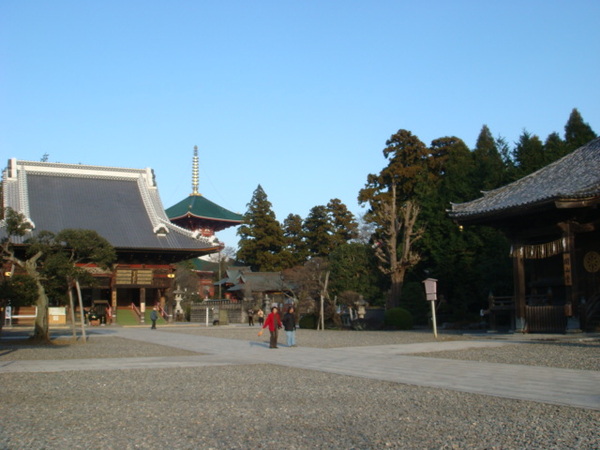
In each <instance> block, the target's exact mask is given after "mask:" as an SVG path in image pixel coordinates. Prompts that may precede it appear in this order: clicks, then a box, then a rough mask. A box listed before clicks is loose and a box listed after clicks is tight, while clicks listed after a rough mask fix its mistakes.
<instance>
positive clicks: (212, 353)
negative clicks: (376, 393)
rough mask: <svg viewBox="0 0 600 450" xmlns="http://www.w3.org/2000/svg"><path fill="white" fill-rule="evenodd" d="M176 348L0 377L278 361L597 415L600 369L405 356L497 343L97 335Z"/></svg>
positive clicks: (33, 367)
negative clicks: (348, 343)
mask: <svg viewBox="0 0 600 450" xmlns="http://www.w3.org/2000/svg"><path fill="white" fill-rule="evenodd" d="M94 334H95V335H109V336H116V337H120V338H125V339H131V340H137V341H143V342H148V343H154V344H160V345H165V346H171V347H174V348H180V349H185V350H189V351H192V352H196V353H198V355H197V356H173V357H149V358H102V359H79V360H51V361H48V360H44V361H4V362H0V373H9V372H13V373H14V372H56V371H64V370H121V369H136V368H145V369H151V368H170V367H199V366H209V365H226V364H279V365H284V366H288V367H296V368H301V369H308V370H317V371H321V372H330V373H335V374H340V375H348V376H355V377H363V378H370V379H375V380H384V381H390V382H395V383H403V384H411V385H418V386H428V387H433V388H442V389H452V390H456V391H462V392H470V393H476V394H483V395H492V396H497V397H505V398H511V399H520V400H528V401H535V402H541V403H549V404H557V405H566V406H573V407H579V408H587V409H594V410H600V372H596V371H587V370H571V369H559V368H550V367H536V366H526V365H515V364H497V363H484V362H478V361H461V360H450V359H441V358H426V357H420V356H410V354H411V353H422V352H429V351H444V350H458V349H465V348H473V347H489V346H502V345H506V344H508V343H514V341H512V342H507V341H500V340H489V339H485V340H480V341H478V340H465V341H445V342H431V343H422V344H404V345H382V346H373V347H351V348H347V347H345V348H329V349H321V348H308V347H306V348H303V347H295V348H287V347H285V346H281V347H280V348H279V349H278V350H274V349H269V348H267V344H266V343H264V342H257V341H242V340H234V339H222V338H214V337H207V336H196V335H191V334H184V333H177V332H170V331H168V329H165V330H160V331H156V330H150V329H148V328H143V329H142V328H107V329H102V330H98V331H95V332H94Z"/></svg>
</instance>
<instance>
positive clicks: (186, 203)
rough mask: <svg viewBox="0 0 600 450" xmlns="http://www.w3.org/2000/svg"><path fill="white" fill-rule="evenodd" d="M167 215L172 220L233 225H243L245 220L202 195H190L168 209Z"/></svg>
mask: <svg viewBox="0 0 600 450" xmlns="http://www.w3.org/2000/svg"><path fill="white" fill-rule="evenodd" d="M166 213H167V216H168V217H169V219H170V220H177V219H182V218H187V217H195V218H198V219H206V220H215V221H220V222H231V224H232V225H235V224H239V223H242V219H243V216H242V215H241V214H237V213H234V212H231V211H229V210H228V209H225V208H223V207H222V206H219V205H217V204H216V203H213V202H211V201H210V200H209V199H207V198H206V197H204V196H203V195H200V194H192V195H190V196H189V197H187V198H185V199H183V200H182V201H180V202H179V203H177V204H175V205H173V206H171V207H170V208H167V210H166Z"/></svg>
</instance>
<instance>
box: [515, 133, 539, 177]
mask: <svg viewBox="0 0 600 450" xmlns="http://www.w3.org/2000/svg"><path fill="white" fill-rule="evenodd" d="M514 158H515V162H516V165H517V175H518V177H519V178H522V177H524V176H525V175H529V174H530V173H532V172H535V171H536V170H538V169H541V168H542V167H544V166H545V165H546V160H547V158H546V155H545V153H544V144H542V141H541V140H540V138H539V137H537V136H536V135H532V134H530V133H529V132H528V131H527V130H524V131H523V133H522V134H521V136H520V137H519V142H517V146H516V147H515V151H514Z"/></svg>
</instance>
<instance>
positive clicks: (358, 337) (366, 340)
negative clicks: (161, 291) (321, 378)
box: [164, 326, 470, 348]
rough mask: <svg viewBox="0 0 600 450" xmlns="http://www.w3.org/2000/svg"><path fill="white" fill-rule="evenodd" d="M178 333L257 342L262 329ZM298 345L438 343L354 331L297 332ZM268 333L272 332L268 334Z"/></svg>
mask: <svg viewBox="0 0 600 450" xmlns="http://www.w3.org/2000/svg"><path fill="white" fill-rule="evenodd" d="M164 329H167V330H168V331H176V332H178V333H187V334H194V335H198V336H212V337H218V338H227V339H241V340H244V341H252V340H256V339H257V337H256V334H257V333H258V331H259V330H260V327H249V326H236V327H207V328H204V327H194V328H186V327H184V328H164ZM296 333H297V334H296V338H297V340H298V345H301V346H303V347H313V348H336V347H365V346H370V345H392V344H415V343H419V342H435V341H436V339H435V337H434V336H433V333H432V332H431V331H351V330H323V331H316V330H306V329H299V330H297V331H296ZM266 334H268V331H267V333H266ZM438 336H439V337H438V339H437V340H438V341H454V340H466V339H470V337H469V336H462V335H460V334H457V333H454V334H439V335H438ZM279 340H280V342H282V343H283V342H285V333H283V332H282V333H279Z"/></svg>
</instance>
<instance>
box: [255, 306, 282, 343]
mask: <svg viewBox="0 0 600 450" xmlns="http://www.w3.org/2000/svg"><path fill="white" fill-rule="evenodd" d="M267 327H269V331H270V332H271V341H270V342H269V348H277V338H278V337H279V336H278V335H279V332H278V331H279V329H280V328H282V327H283V324H282V323H281V318H280V317H279V310H278V309H277V306H273V307H272V308H271V313H270V314H269V315H268V316H267V320H265V323H264V325H263V329H265V328H267ZM260 335H262V330H261V332H260V333H259V336H260Z"/></svg>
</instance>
